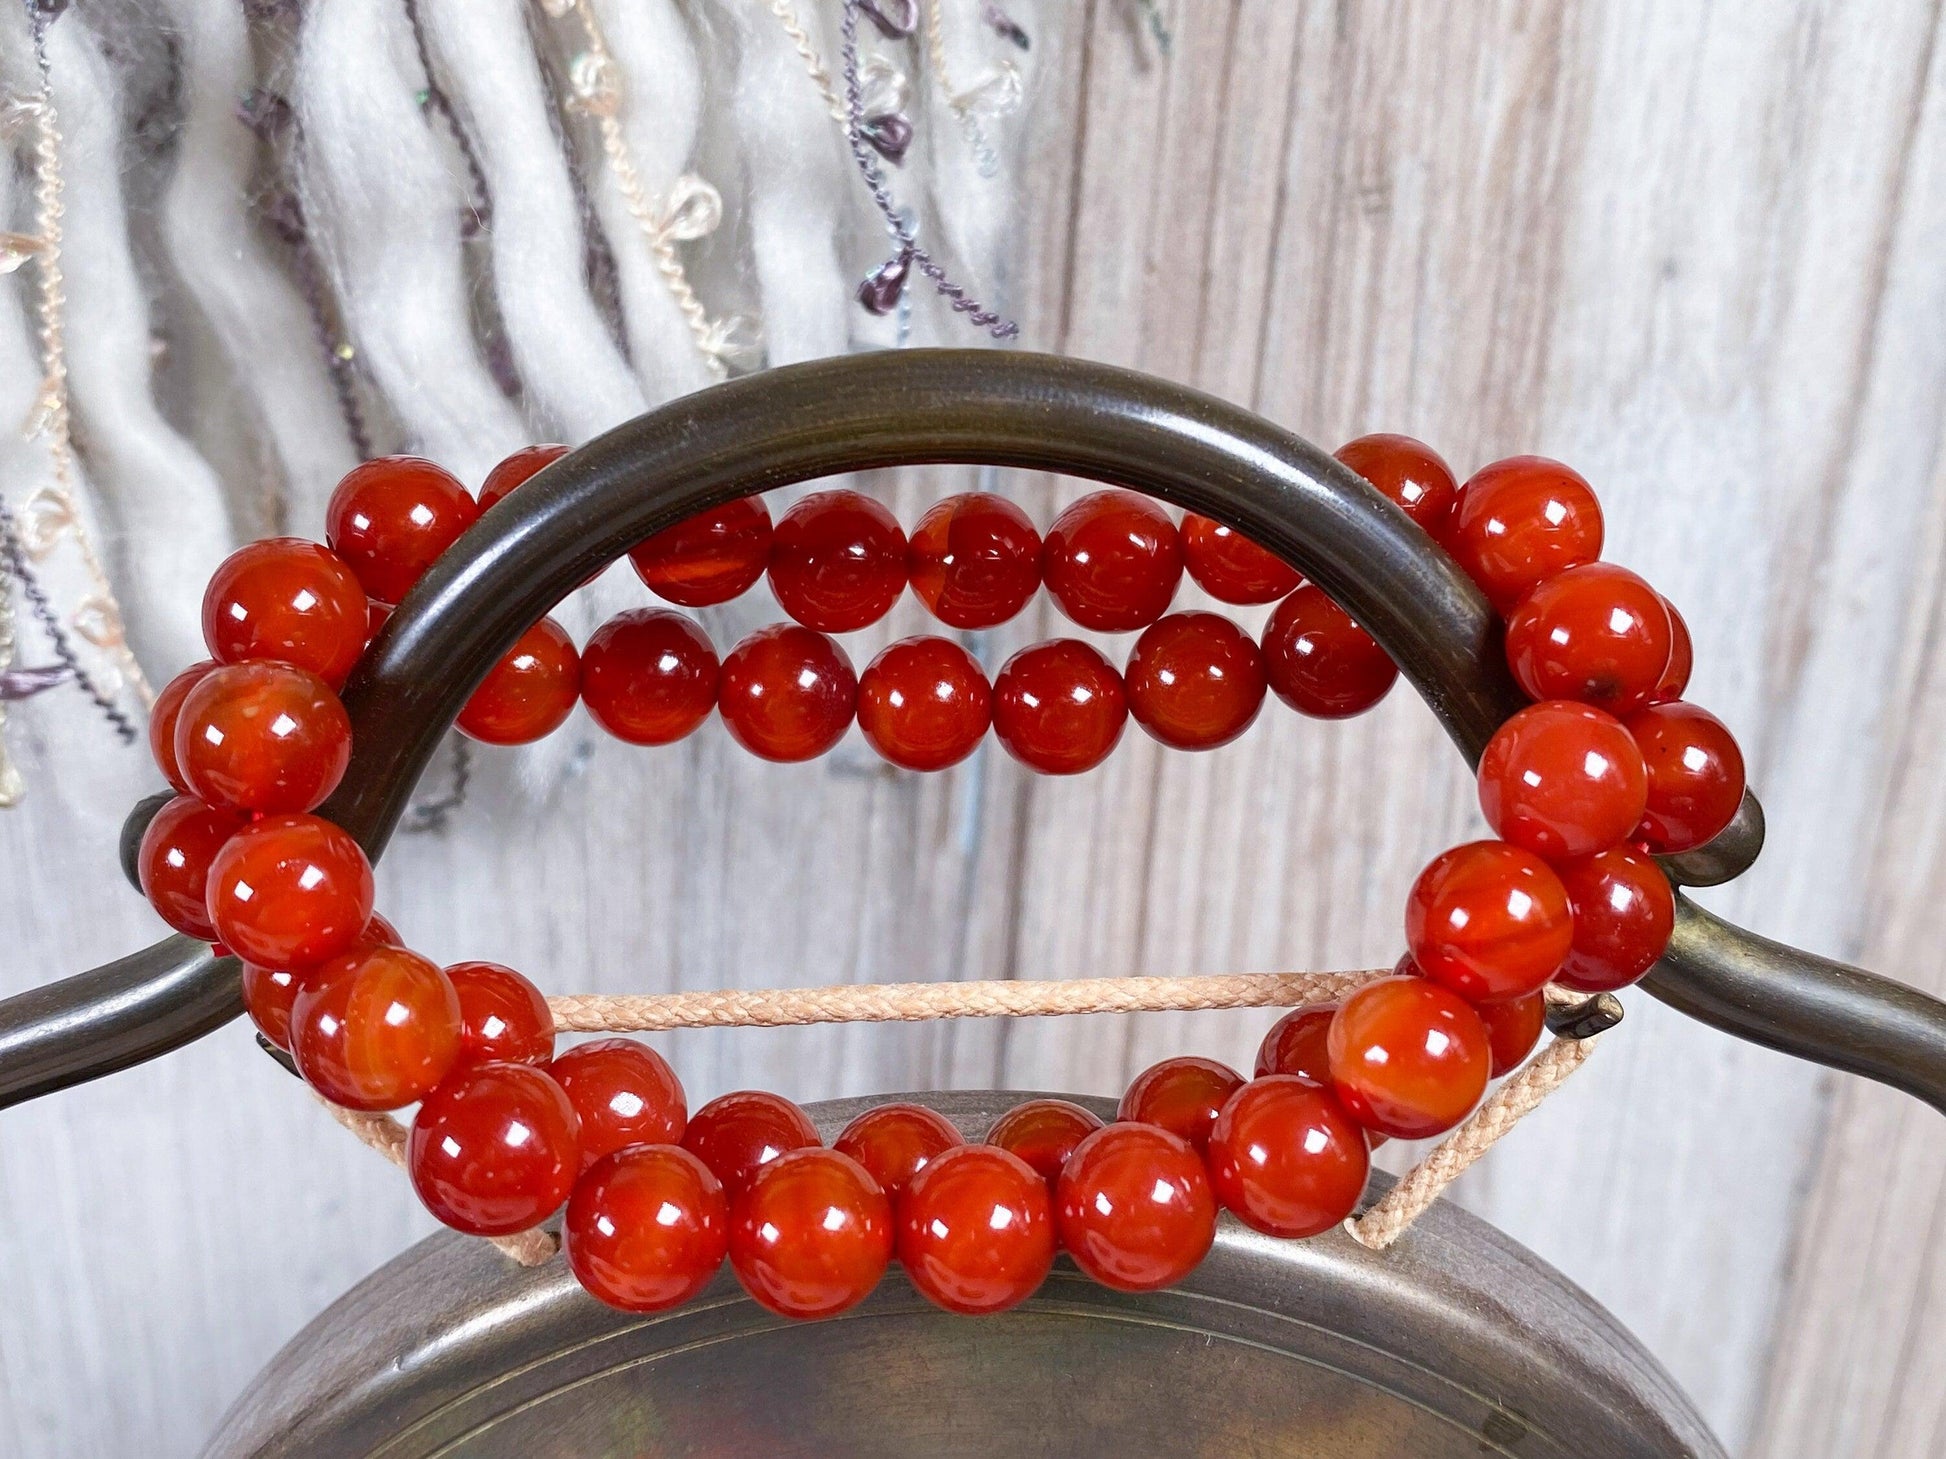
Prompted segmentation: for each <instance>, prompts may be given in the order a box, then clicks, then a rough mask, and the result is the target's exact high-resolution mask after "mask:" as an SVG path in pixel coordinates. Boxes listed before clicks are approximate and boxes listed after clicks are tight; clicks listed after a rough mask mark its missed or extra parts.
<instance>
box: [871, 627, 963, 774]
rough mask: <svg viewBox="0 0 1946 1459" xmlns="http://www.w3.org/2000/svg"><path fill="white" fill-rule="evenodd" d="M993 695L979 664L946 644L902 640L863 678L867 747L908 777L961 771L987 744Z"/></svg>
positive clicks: (931, 640) (936, 640)
mask: <svg viewBox="0 0 1946 1459" xmlns="http://www.w3.org/2000/svg"><path fill="white" fill-rule="evenodd" d="M992 719H993V691H992V690H991V689H990V688H989V687H988V685H987V676H986V675H985V674H984V673H982V672H981V670H980V665H979V662H978V661H977V660H976V659H975V658H974V657H973V655H971V654H970V653H968V652H967V651H966V650H965V649H963V648H961V647H960V646H959V645H958V644H956V643H954V642H953V641H952V640H951V639H946V638H929V637H928V638H902V639H900V640H899V641H898V642H897V643H895V644H892V645H890V646H889V647H887V648H886V649H885V650H884V651H883V652H881V653H880V654H879V656H878V657H877V658H875V659H873V660H872V661H871V662H870V663H869V664H867V665H866V666H865V672H864V673H863V674H861V675H859V676H858V728H859V730H860V732H862V733H863V734H864V736H865V743H866V744H868V745H870V746H871V747H872V748H873V749H874V750H877V751H878V752H879V754H881V755H883V756H884V757H885V758H886V759H887V760H890V761H891V762H892V763H893V764H894V765H898V766H902V767H903V768H905V769H907V770H944V769H945V768H946V767H947V766H948V765H957V764H958V763H959V762H960V761H961V760H964V759H965V758H966V757H967V756H968V755H970V754H972V753H973V752H974V750H976V749H978V748H979V745H980V741H981V740H982V739H983V738H985V736H986V732H987V725H988V724H990V723H991V722H992Z"/></svg>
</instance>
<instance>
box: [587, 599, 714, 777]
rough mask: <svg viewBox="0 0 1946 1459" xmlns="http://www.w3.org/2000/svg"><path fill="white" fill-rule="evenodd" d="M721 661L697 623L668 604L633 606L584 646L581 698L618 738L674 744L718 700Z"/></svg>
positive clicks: (692, 727)
mask: <svg viewBox="0 0 1946 1459" xmlns="http://www.w3.org/2000/svg"><path fill="white" fill-rule="evenodd" d="M721 668H722V666H721V665H720V664H719V663H718V662H717V658H716V648H715V646H714V645H712V644H711V643H710V641H709V635H708V634H707V633H705V632H703V630H702V628H701V627H700V626H698V625H697V624H696V623H694V622H692V621H691V620H690V619H688V618H685V617H683V615H682V614H680V613H672V612H670V611H669V610H668V609H666V608H631V609H629V610H628V611H627V612H625V613H617V614H616V615H615V616H614V617H613V618H610V619H609V620H608V621H607V622H606V623H604V624H602V625H601V627H599V628H597V629H596V630H595V631H594V635H593V636H592V637H591V638H589V640H588V646H587V647H586V648H584V649H583V650H582V651H581V702H582V703H583V704H585V705H587V706H588V715H589V717H590V718H591V719H593V720H594V722H595V723H596V724H598V725H600V726H601V727H602V728H603V729H605V730H607V731H608V733H610V734H611V735H613V736H614V737H615V738H616V739H618V740H625V741H627V742H628V743H629V744H631V745H669V744H674V743H675V742H676V741H677V740H679V739H681V738H683V736H685V735H687V734H689V733H690V732H691V731H692V730H694V729H695V728H696V727H697V726H698V725H700V724H701V723H702V722H703V721H704V720H706V719H708V718H709V712H710V710H712V709H714V708H715V707H716V683H717V678H718V675H719V674H720V673H721Z"/></svg>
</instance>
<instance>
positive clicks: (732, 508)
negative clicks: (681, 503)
mask: <svg viewBox="0 0 1946 1459" xmlns="http://www.w3.org/2000/svg"><path fill="white" fill-rule="evenodd" d="M770 539H771V525H770V508H769V507H766V506H765V505H764V504H763V500H762V499H761V498H759V497H754V496H742V497H737V498H736V499H735V500H733V501H727V502H725V503H723V505H722V506H720V507H711V508H710V509H709V510H708V511H706V512H698V513H697V514H696V515H695V516H693V517H688V518H685V519H684V520H683V521H680V522H678V523H676V525H675V526H673V527H665V528H663V529H662V530H661V531H660V532H658V533H656V534H655V535H654V536H653V537H650V538H648V539H647V540H646V541H643V542H638V543H637V544H636V545H635V546H633V547H631V548H630V549H629V551H628V560H629V561H630V562H632V563H633V564H634V565H635V574H636V576H637V577H639V578H641V579H642V581H643V583H644V584H645V585H646V586H647V587H648V589H649V591H650V592H652V593H654V594H655V595H656V596H657V597H658V598H661V599H663V600H664V601H665V602H670V603H674V604H676V605H677V606H678V607H682V608H708V607H711V606H713V605H715V604H717V603H727V602H729V601H730V600H731V599H732V598H738V597H741V596H742V595H743V594H744V593H746V592H748V591H749V590H750V589H751V588H752V587H753V586H755V584H756V581H757V579H758V578H760V577H762V576H763V575H764V569H765V568H767V567H769V566H770Z"/></svg>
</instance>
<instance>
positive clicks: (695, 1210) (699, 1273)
mask: <svg viewBox="0 0 1946 1459" xmlns="http://www.w3.org/2000/svg"><path fill="white" fill-rule="evenodd" d="M561 1245H562V1248H563V1250H565V1251H566V1253H567V1258H568V1267H569V1268H570V1270H572V1271H573V1272H574V1277H575V1280H576V1281H578V1282H580V1283H581V1285H582V1287H583V1288H584V1289H585V1290H586V1291H587V1292H588V1293H589V1295H590V1296H593V1297H598V1298H600V1299H601V1300H602V1301H603V1302H606V1303H607V1304H608V1305H609V1306H610V1307H619V1308H621V1309H622V1310H623V1311H624V1312H661V1311H663V1310H665V1309H666V1308H670V1307H677V1306H680V1305H681V1304H682V1303H684V1302H687V1301H688V1300H689V1299H690V1298H691V1297H694V1296H695V1295H696V1294H697V1293H699V1292H701V1291H702V1290H703V1288H705V1287H707V1286H708V1285H709V1284H710V1279H711V1278H712V1277H714V1276H715V1275H716V1273H717V1270H718V1268H720V1267H721V1266H722V1265H723V1257H724V1255H725V1254H726V1253H727V1252H728V1251H729V1249H730V1203H729V1201H728V1199H727V1198H726V1197H725V1196H724V1194H723V1185H722V1182H721V1181H719V1180H717V1178H716V1177H715V1176H713V1175H711V1174H710V1173H709V1167H708V1166H706V1165H704V1164H703V1162H702V1161H700V1160H698V1159H697V1158H696V1157H695V1156H694V1155H691V1154H690V1153H689V1152H688V1151H687V1150H684V1149H683V1148H682V1147H680V1146H678V1145H632V1146H630V1147H629V1148H628V1149H626V1150H617V1151H616V1152H615V1153H614V1154H612V1155H606V1156H603V1157H602V1159H600V1160H599V1161H597V1162H596V1163H595V1164H593V1165H592V1166H590V1167H588V1169H587V1170H586V1172H585V1173H584V1174H583V1175H582V1177H581V1179H580V1180H578V1181H576V1182H575V1186H574V1194H573V1195H572V1196H571V1197H569V1199H568V1211H567V1215H566V1216H565V1217H564V1218H563V1219H562V1221H561Z"/></svg>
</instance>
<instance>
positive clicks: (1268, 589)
mask: <svg viewBox="0 0 1946 1459" xmlns="http://www.w3.org/2000/svg"><path fill="white" fill-rule="evenodd" d="M1182 557H1183V566H1184V567H1186V568H1188V569H1189V575H1190V577H1192V578H1194V579H1195V580H1196V583H1197V585H1198V586H1199V587H1201V588H1202V590H1203V591H1204V592H1206V593H1208V594H1209V595H1210V596H1211V597H1212V598H1214V599H1216V600H1217V602H1219V603H1246V604H1247V603H1274V602H1276V601H1277V600H1278V599H1279V598H1281V597H1283V596H1284V595H1285V594H1286V593H1289V592H1290V591H1291V590H1292V589H1294V588H1295V587H1296V586H1297V585H1298V583H1299V582H1300V581H1301V579H1300V578H1299V577H1298V573H1297V569H1296V568H1294V567H1292V566H1290V565H1289V564H1288V563H1286V562H1285V561H1284V559H1283V558H1281V557H1279V556H1278V555H1277V554H1276V553H1274V552H1272V551H1271V550H1270V549H1269V548H1267V547H1260V546H1258V545H1257V544H1256V543H1255V542H1252V541H1251V540H1250V539H1249V538H1248V537H1246V536H1244V535H1243V533H1241V532H1239V531H1237V529H1236V528H1234V527H1226V526H1224V525H1223V523H1221V522H1217V521H1212V520H1211V519H1210V518H1208V517H1199V516H1197V515H1196V514H1195V513H1194V512H1191V513H1190V514H1189V515H1188V516H1186V517H1184V518H1183V519H1182Z"/></svg>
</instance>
